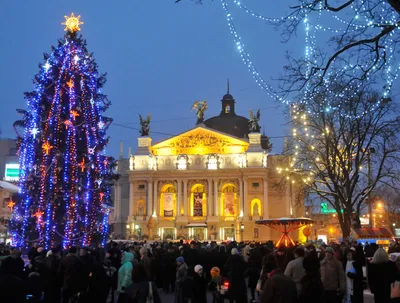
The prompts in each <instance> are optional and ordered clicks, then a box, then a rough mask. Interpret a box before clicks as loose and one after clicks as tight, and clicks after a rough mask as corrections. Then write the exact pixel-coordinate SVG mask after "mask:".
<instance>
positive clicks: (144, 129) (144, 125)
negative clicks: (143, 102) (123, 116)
mask: <svg viewBox="0 0 400 303" xmlns="http://www.w3.org/2000/svg"><path fill="white" fill-rule="evenodd" d="M150 119H151V117H150V114H149V115H147V119H146V120H143V117H142V115H140V114H139V121H140V128H141V129H140V134H141V135H142V137H147V136H148V135H149V134H150Z"/></svg>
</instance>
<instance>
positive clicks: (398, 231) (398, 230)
mask: <svg viewBox="0 0 400 303" xmlns="http://www.w3.org/2000/svg"><path fill="white" fill-rule="evenodd" d="M394 235H395V237H396V238H400V228H395V229H394Z"/></svg>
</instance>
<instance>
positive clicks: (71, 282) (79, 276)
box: [60, 246, 88, 303]
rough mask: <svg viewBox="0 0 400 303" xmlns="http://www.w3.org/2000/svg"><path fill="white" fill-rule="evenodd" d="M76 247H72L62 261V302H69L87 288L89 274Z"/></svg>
mask: <svg viewBox="0 0 400 303" xmlns="http://www.w3.org/2000/svg"><path fill="white" fill-rule="evenodd" d="M76 253H77V249H76V247H74V246H73V247H71V248H70V249H69V253H68V254H67V256H66V257H65V258H64V259H63V260H62V261H61V266H60V276H61V278H62V281H63V288H62V302H63V303H64V302H69V300H70V298H72V297H74V296H75V295H76V294H78V293H79V292H81V291H84V290H86V288H87V278H88V277H87V276H86V272H85V267H84V264H83V263H82V260H81V259H79V258H78V256H77V255H76Z"/></svg>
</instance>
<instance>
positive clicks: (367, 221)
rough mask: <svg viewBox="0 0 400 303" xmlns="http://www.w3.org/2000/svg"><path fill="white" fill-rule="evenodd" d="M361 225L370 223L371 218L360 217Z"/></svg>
mask: <svg viewBox="0 0 400 303" xmlns="http://www.w3.org/2000/svg"><path fill="white" fill-rule="evenodd" d="M360 223H361V225H369V218H365V217H360Z"/></svg>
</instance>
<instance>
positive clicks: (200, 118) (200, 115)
mask: <svg viewBox="0 0 400 303" xmlns="http://www.w3.org/2000/svg"><path fill="white" fill-rule="evenodd" d="M207 109H208V106H207V101H206V100H204V101H195V102H194V103H193V106H192V110H196V116H197V122H196V125H197V124H201V123H203V122H204V112H205V111H206V110H207Z"/></svg>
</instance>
